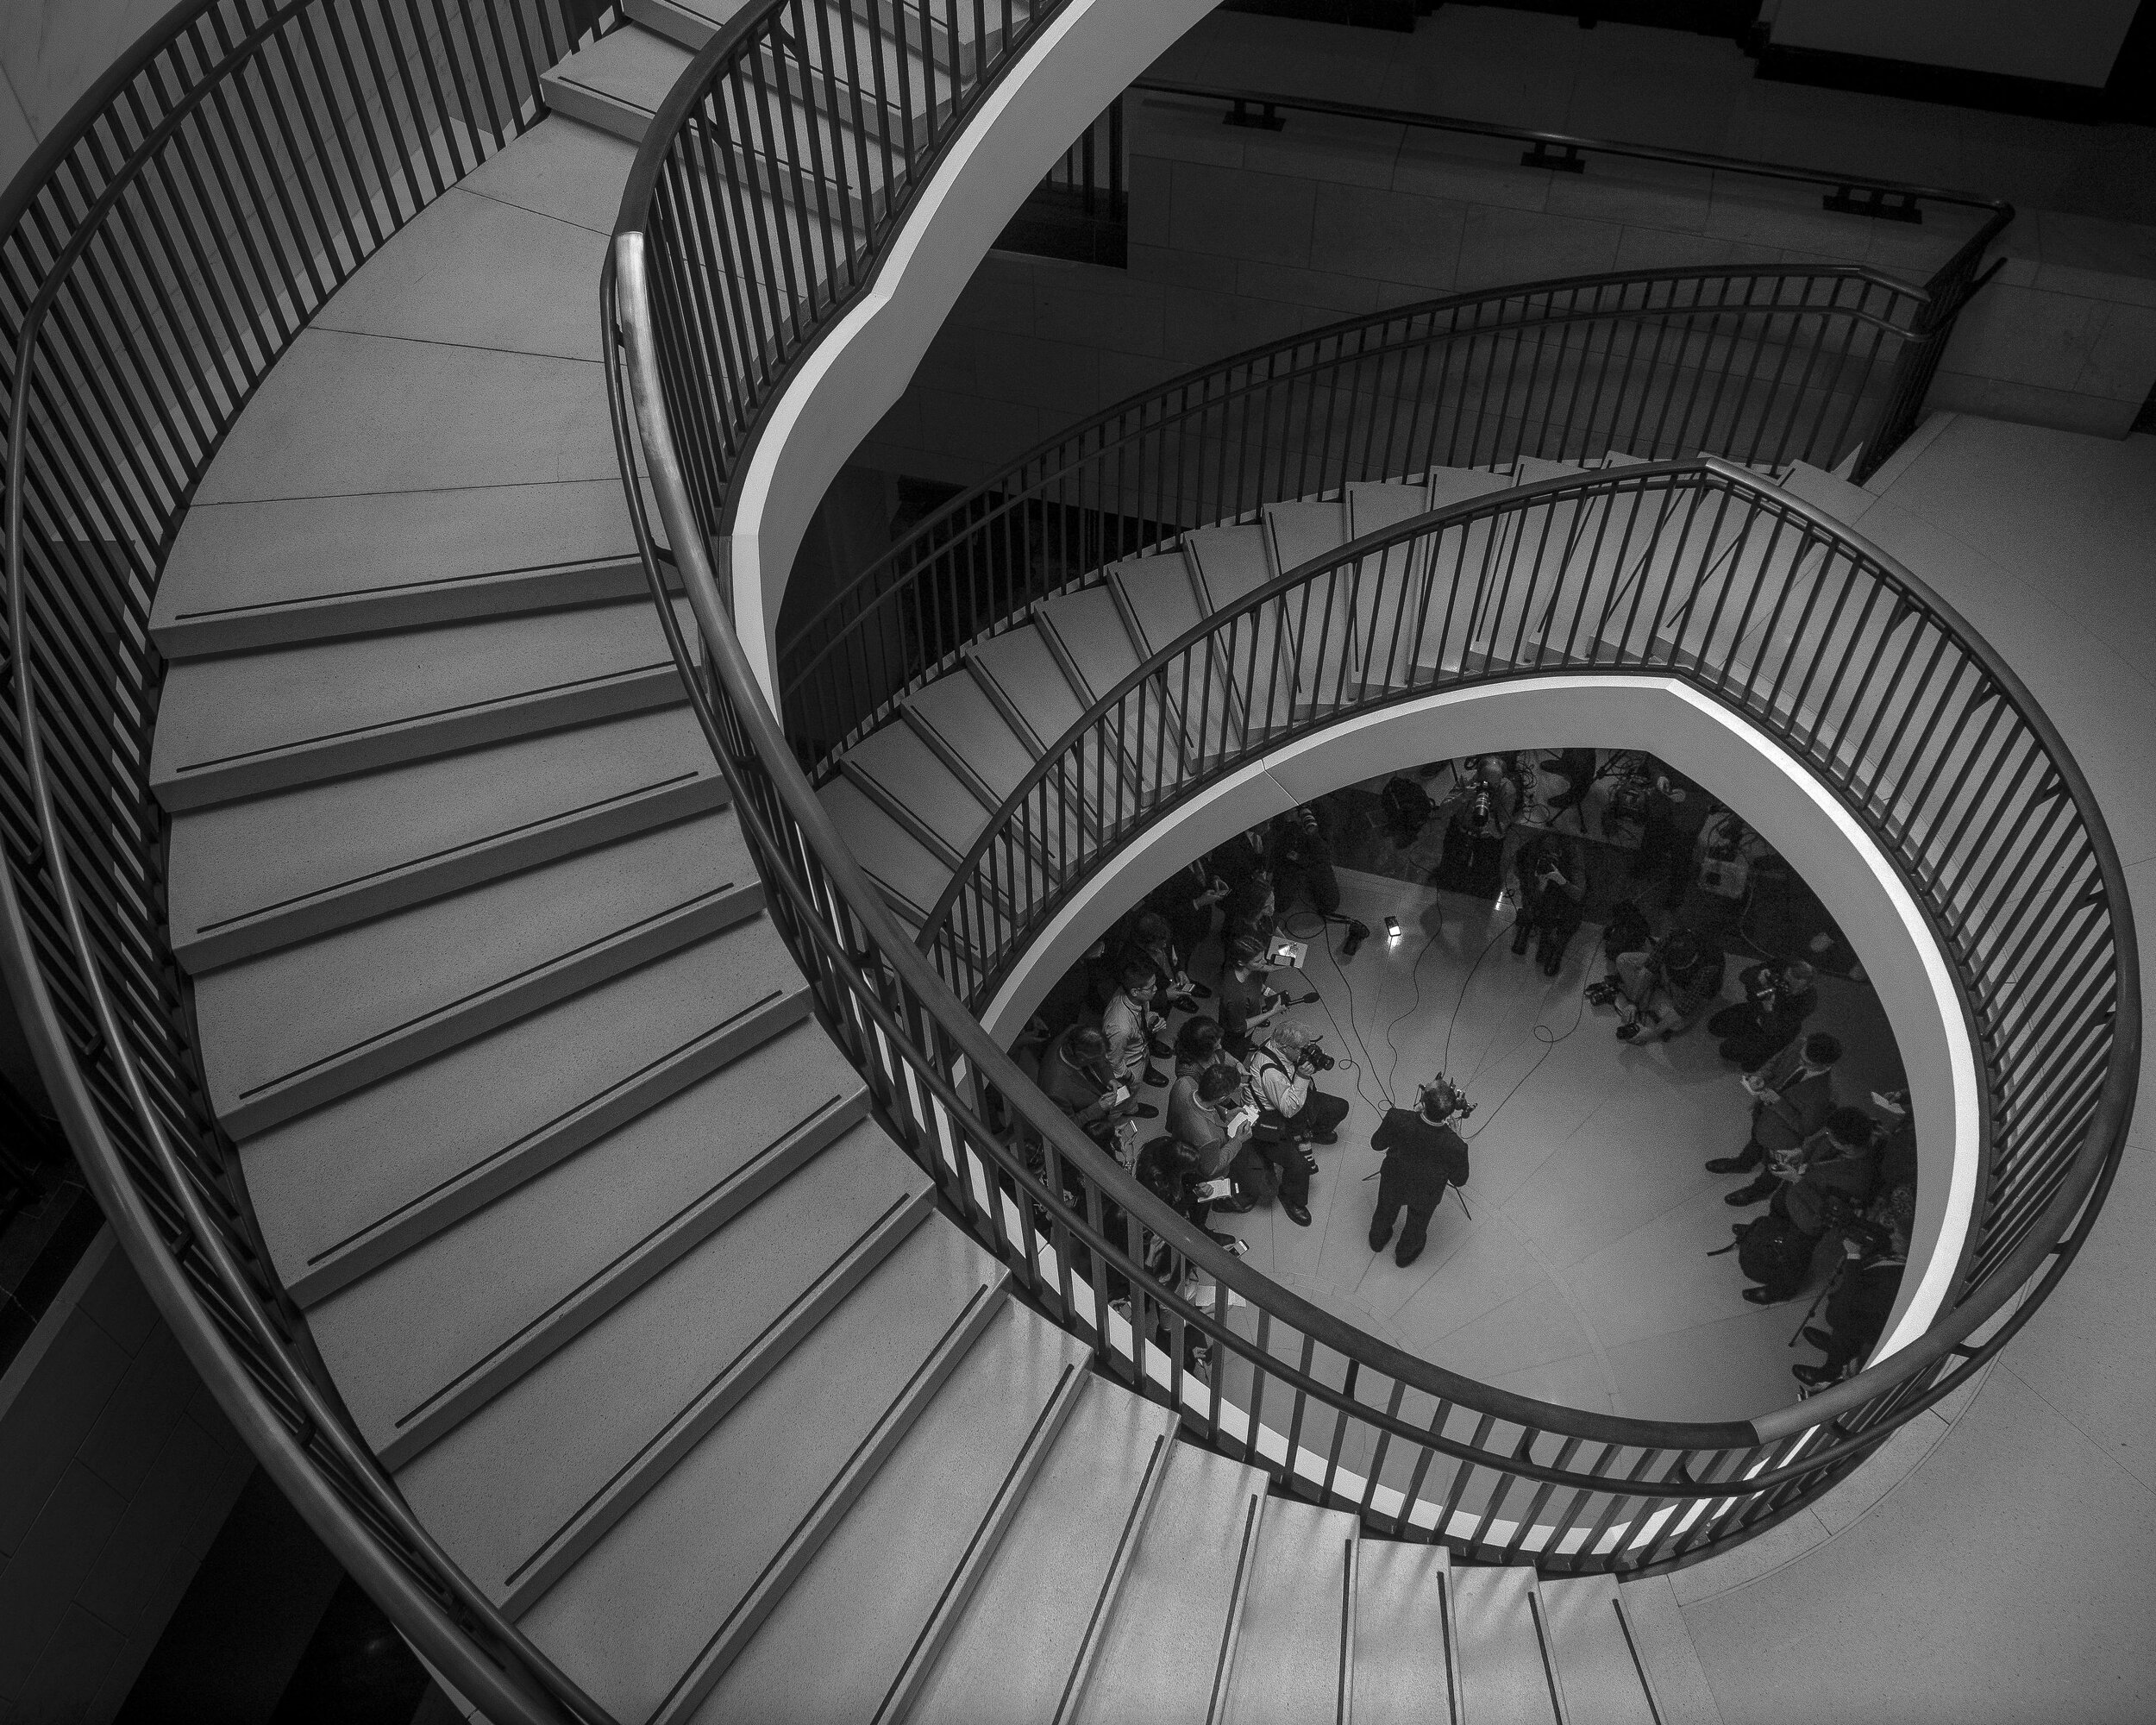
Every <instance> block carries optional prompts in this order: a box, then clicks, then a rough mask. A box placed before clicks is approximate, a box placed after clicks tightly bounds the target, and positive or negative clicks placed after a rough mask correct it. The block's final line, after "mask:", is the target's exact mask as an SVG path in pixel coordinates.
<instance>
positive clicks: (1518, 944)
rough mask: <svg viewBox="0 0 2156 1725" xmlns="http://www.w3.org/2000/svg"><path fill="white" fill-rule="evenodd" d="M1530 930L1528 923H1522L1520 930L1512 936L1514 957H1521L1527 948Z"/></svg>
mask: <svg viewBox="0 0 2156 1725" xmlns="http://www.w3.org/2000/svg"><path fill="white" fill-rule="evenodd" d="M1528 932H1529V931H1528V929H1527V926H1526V924H1524V923H1523V924H1521V925H1520V928H1519V930H1518V931H1517V932H1515V933H1514V936H1513V938H1512V950H1513V956H1514V957H1519V956H1520V954H1521V953H1523V952H1525V951H1526V950H1527V935H1528Z"/></svg>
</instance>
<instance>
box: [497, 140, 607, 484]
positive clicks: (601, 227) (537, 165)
mask: <svg viewBox="0 0 2156 1725" xmlns="http://www.w3.org/2000/svg"><path fill="white" fill-rule="evenodd" d="M635 165H636V145H635V144H633V143H631V142H630V141H628V140H627V139H626V138H617V137H616V136H615V135H613V134H612V133H611V132H608V131H604V130H601V129H599V127H596V126H587V125H586V124H585V123H584V122H582V121H580V120H573V119H571V118H570V117H569V116H567V114H549V115H548V116H546V117H545V118H544V119H542V121H540V122H539V123H538V124H537V125H536V126H534V127H532V128H531V129H530V130H529V131H526V132H524V133H523V134H521V135H519V136H517V138H515V139H514V140H512V141H511V143H510V145H509V147H507V148H506V149H504V150H503V151H502V152H501V153H500V154H498V155H494V156H490V157H489V158H488V159H487V160H486V161H484V162H482V163H481V164H480V165H479V166H477V167H475V168H473V170H472V172H471V173H467V174H466V175H465V176H464V178H463V179H461V180H459V181H458V182H457V184H458V185H460V186H461V187H462V188H463V189H464V190H465V191H469V192H472V193H473V194H474V195H476V196H478V197H481V198H498V199H499V200H500V201H501V202H502V203H504V204H515V205H516V206H517V208H518V209H520V210H537V211H538V212H539V213H540V214H541V215H542V216H553V217H554V218H555V220H556V221H560V222H567V223H573V225H574V226H576V227H579V228H586V229H590V230H591V231H592V233H594V234H605V235H609V236H611V235H612V233H613V231H614V221H615V218H616V217H617V216H619V215H620V214H621V195H622V191H623V189H624V187H625V186H626V185H628V183H629V170H630V168H631V167H633V166H635ZM617 483H618V481H617Z"/></svg>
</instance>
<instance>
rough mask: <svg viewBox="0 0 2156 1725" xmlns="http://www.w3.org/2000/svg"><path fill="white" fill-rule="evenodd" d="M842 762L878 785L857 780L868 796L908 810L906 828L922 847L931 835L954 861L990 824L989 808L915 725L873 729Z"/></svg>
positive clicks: (851, 771)
mask: <svg viewBox="0 0 2156 1725" xmlns="http://www.w3.org/2000/svg"><path fill="white" fill-rule="evenodd" d="M843 765H844V770H845V772H846V773H847V775H849V777H854V776H856V775H858V777H859V778H865V779H867V780H868V781H869V785H870V786H872V787H874V792H873V793H872V792H870V791H869V789H868V787H862V786H861V785H860V784H859V783H858V780H856V788H857V789H861V790H862V792H863V794H864V795H871V796H872V800H873V799H874V795H875V794H877V793H880V796H881V800H882V801H883V802H885V803H887V804H889V805H892V806H896V807H897V808H899V809H900V810H902V811H903V812H905V814H906V819H907V821H908V822H909V823H911V825H909V826H908V831H911V832H912V835H913V837H915V838H916V839H917V840H918V841H919V842H920V844H922V847H923V848H924V849H929V848H930V843H929V841H930V839H931V837H932V838H933V839H934V841H935V842H936V844H937V845H939V846H941V847H943V849H945V850H949V851H950V854H951V856H952V858H953V859H954V860H955V859H956V856H959V855H962V853H963V852H964V850H965V849H966V847H967V846H968V845H969V844H972V843H973V841H974V837H975V834H977V833H978V832H979V831H981V828H982V827H984V826H986V825H987V823H988V815H989V812H990V811H989V810H988V809H987V808H986V807H984V806H982V804H981V800H980V799H979V798H978V797H977V796H975V794H974V793H973V792H972V791H970V790H968V788H967V787H966V785H965V783H964V782H963V781H962V780H961V779H960V778H959V777H958V775H956V774H955V773H954V772H952V771H951V769H950V768H949V767H947V766H945V765H944V764H943V759H942V757H941V756H938V755H937V752H936V751H935V750H933V749H931V748H930V747H929V745H928V744H927V743H925V742H924V741H923V740H922V739H921V737H919V736H918V735H917V734H916V733H915V732H914V731H913V730H912V727H911V726H908V725H905V724H887V725H884V726H882V727H881V728H880V729H878V730H875V731H871V732H869V734H868V736H866V737H862V739H861V741H860V742H859V743H856V744H855V745H854V746H853V747H852V748H851V749H849V750H847V751H846V757H845V761H844V763H843Z"/></svg>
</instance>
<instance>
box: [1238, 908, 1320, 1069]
mask: <svg viewBox="0 0 2156 1725" xmlns="http://www.w3.org/2000/svg"><path fill="white" fill-rule="evenodd" d="M1266 949H1267V943H1266V942H1265V941H1264V940H1263V939H1261V938H1258V937H1257V935H1255V934H1232V935H1230V936H1229V937H1228V940H1227V957H1228V968H1227V970H1226V972H1225V975H1222V976H1221V978H1220V1030H1221V1032H1222V1037H1223V1040H1224V1041H1225V1044H1226V1046H1227V1051H1228V1052H1229V1053H1231V1054H1232V1055H1234V1056H1235V1057H1237V1058H1238V1059H1241V1058H1242V1057H1244V1056H1246V1055H1247V1054H1249V1053H1250V1050H1251V1049H1253V1048H1255V1047H1256V1046H1257V1044H1258V1043H1259V1042H1260V1041H1261V1040H1263V1035H1264V1032H1265V1030H1266V1027H1267V1026H1269V1025H1271V1024H1272V1023H1273V1022H1274V1021H1275V1019H1278V1018H1279V1017H1280V1015H1281V1013H1282V1012H1283V1011H1285V1010H1286V1009H1287V1008H1288V1007H1290V1006H1294V1005H1297V1004H1300V1003H1302V1002H1304V1001H1307V1000H1315V999H1317V996H1316V995H1315V994H1307V995H1294V996H1290V995H1288V994H1282V992H1281V991H1280V990H1279V989H1277V988H1274V987H1273V986H1272V983H1271V982H1270V978H1271V975H1272V968H1271V967H1270V966H1269V965H1268V964H1267V963H1266V962H1265V953H1266Z"/></svg>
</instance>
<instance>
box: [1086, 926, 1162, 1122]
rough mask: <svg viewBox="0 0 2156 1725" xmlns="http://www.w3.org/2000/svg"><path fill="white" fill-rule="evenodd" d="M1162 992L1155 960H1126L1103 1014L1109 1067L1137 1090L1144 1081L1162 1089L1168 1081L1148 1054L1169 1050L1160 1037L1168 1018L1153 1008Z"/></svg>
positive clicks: (1121, 1081) (1119, 1077) (1125, 1082)
mask: <svg viewBox="0 0 2156 1725" xmlns="http://www.w3.org/2000/svg"><path fill="white" fill-rule="evenodd" d="M1159 993H1160V973H1159V972H1158V971H1156V970H1155V969H1153V963H1152V960H1150V958H1131V959H1129V960H1126V961H1125V963H1124V966H1123V970H1122V975H1121V979H1120V982H1119V986H1118V987H1117V988H1116V991H1115V993H1114V994H1112V995H1111V996H1110V997H1109V999H1108V1004H1107V1008H1106V1011H1104V1012H1103V1013H1101V1014H1100V1033H1101V1034H1102V1035H1103V1036H1105V1037H1106V1038H1107V1039H1108V1070H1109V1071H1111V1072H1112V1073H1113V1074H1114V1075H1115V1076H1116V1079H1117V1081H1118V1082H1120V1083H1124V1084H1127V1085H1129V1086H1130V1088H1131V1089H1133V1090H1135V1089H1137V1088H1138V1085H1139V1084H1140V1083H1146V1084H1150V1085H1152V1086H1153V1087H1154V1088H1156V1089H1158V1088H1163V1087H1164V1086H1165V1085H1166V1084H1167V1082H1168V1079H1167V1077H1166V1076H1165V1075H1164V1074H1163V1073H1162V1072H1161V1070H1160V1069H1158V1068H1157V1067H1156V1066H1154V1065H1153V1064H1152V1063H1151V1062H1150V1060H1149V1059H1148V1058H1147V1056H1148V1055H1149V1054H1163V1055H1164V1054H1166V1053H1168V1052H1169V1048H1168V1044H1166V1043H1164V1042H1163V1041H1161V1039H1160V1037H1161V1032H1163V1031H1164V1030H1166V1029H1167V1028H1168V1020H1167V1019H1164V1018H1163V1017H1162V1016H1161V1015H1160V1014H1159V1013H1156V1012H1155V1011H1154V1010H1153V997H1154V996H1155V995H1156V994H1159Z"/></svg>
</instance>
